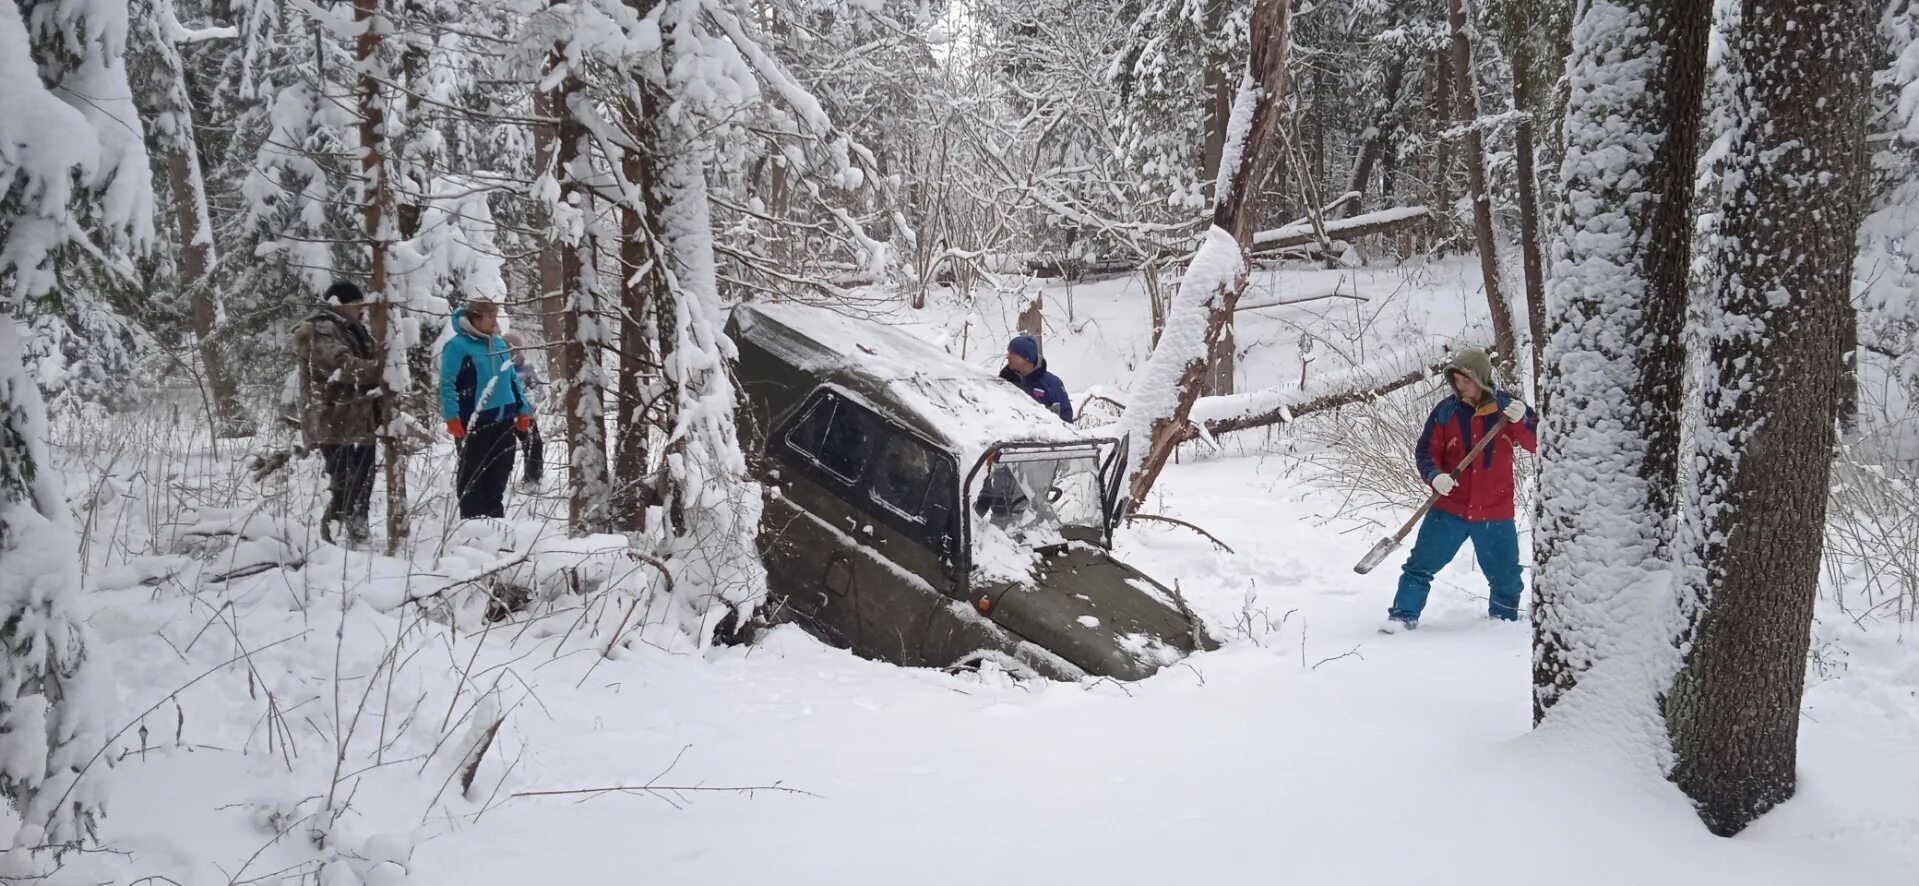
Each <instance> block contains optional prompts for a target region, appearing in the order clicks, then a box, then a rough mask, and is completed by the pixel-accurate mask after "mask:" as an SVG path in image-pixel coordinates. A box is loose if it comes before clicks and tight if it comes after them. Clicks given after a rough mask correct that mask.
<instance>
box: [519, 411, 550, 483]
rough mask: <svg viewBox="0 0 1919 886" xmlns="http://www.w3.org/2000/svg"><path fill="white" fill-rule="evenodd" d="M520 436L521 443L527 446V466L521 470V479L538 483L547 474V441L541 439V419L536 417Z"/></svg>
mask: <svg viewBox="0 0 1919 886" xmlns="http://www.w3.org/2000/svg"><path fill="white" fill-rule="evenodd" d="M519 437H520V445H521V446H524V447H526V467H524V468H522V469H521V470H520V479H522V480H525V481H527V482H529V483H535V484H537V483H539V482H540V478H541V477H544V476H546V441H545V440H542V439H540V420H539V419H537V418H536V419H534V420H533V422H532V425H531V427H530V428H529V429H528V430H527V432H526V433H524V434H521V435H519Z"/></svg>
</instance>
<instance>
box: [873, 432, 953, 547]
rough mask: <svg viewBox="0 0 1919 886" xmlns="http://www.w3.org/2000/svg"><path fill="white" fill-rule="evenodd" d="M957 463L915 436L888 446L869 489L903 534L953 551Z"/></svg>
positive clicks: (896, 439) (897, 438)
mask: <svg viewBox="0 0 1919 886" xmlns="http://www.w3.org/2000/svg"><path fill="white" fill-rule="evenodd" d="M956 482H957V481H956V479H955V478H954V476H953V466H952V461H951V460H950V459H948V458H946V457H944V456H943V455H942V454H940V453H939V452H936V451H934V450H933V449H930V448H928V447H927V446H926V444H925V443H923V442H921V441H920V440H919V438H917V437H914V436H913V435H911V434H905V433H896V434H894V435H893V437H892V439H890V440H888V441H887V443H886V449H885V451H884V452H883V453H881V455H880V458H879V464H878V465H877V466H876V467H875V468H874V471H873V479H872V484H871V486H870V488H869V490H868V492H869V493H870V495H871V497H872V499H873V503H874V504H875V506H877V507H878V508H879V509H880V510H882V511H889V512H891V513H892V515H893V517H894V518H895V519H893V520H892V522H894V523H895V524H897V525H899V526H900V529H901V531H903V532H905V533H906V534H907V535H908V536H910V537H912V538H914V539H915V540H917V541H919V542H920V543H921V544H924V545H925V546H926V547H928V548H930V549H932V550H934V551H944V550H947V549H948V548H947V542H948V541H949V539H948V536H950V535H951V534H952V532H953V519H954V516H955V514H954V503H955V501H956V499H955V495H956V490H955V483H956Z"/></svg>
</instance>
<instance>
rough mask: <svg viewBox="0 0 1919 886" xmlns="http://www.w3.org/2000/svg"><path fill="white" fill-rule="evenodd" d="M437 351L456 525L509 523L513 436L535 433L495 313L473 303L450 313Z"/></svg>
mask: <svg viewBox="0 0 1919 886" xmlns="http://www.w3.org/2000/svg"><path fill="white" fill-rule="evenodd" d="M448 322H449V325H450V326H452V327H453V335H452V337H451V338H449V339H447V342H446V344H445V346H443V347H442V349H441V351H440V416H441V417H442V418H444V419H446V429H447V431H448V432H449V433H451V434H452V435H453V438H454V439H455V440H458V441H460V447H459V448H460V464H459V467H458V469H457V470H456V471H455V480H454V490H455V491H456V492H458V493H459V496H460V519H462V520H466V519H472V518H474V517H505V516H506V501H505V499H506V483H507V480H508V479H509V478H511V477H512V475H513V456H514V448H515V447H514V441H515V435H516V433H525V432H527V431H529V430H531V428H532V424H533V404H531V403H529V402H527V398H526V387H525V384H524V382H522V381H521V379H520V374H519V372H517V371H515V369H514V368H513V354H512V352H511V350H509V349H508V348H507V345H506V340H505V339H503V338H501V337H500V306H499V305H497V304H495V303H493V302H487V301H474V302H470V303H468V304H467V305H466V307H463V308H457V309H455V310H454V311H453V317H452V318H451V320H449V321H448Z"/></svg>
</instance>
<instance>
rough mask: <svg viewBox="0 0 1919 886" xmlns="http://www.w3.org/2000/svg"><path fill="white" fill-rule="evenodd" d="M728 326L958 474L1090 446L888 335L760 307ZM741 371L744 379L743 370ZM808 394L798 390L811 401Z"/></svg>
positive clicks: (999, 384)
mask: <svg viewBox="0 0 1919 886" xmlns="http://www.w3.org/2000/svg"><path fill="white" fill-rule="evenodd" d="M732 326H733V328H734V330H735V335H737V336H739V337H740V338H742V339H744V340H746V341H748V342H750V343H752V344H753V345H756V346H757V347H759V348H760V349H761V350H763V351H765V352H767V353H768V354H769V355H771V356H772V357H774V358H775V359H776V360H777V361H779V362H780V363H784V364H786V367H790V370H789V371H798V372H801V373H805V374H807V375H810V376H813V380H814V382H815V384H832V385H835V386H837V387H840V388H843V389H845V390H847V391H849V392H851V393H853V394H854V395H855V396H857V397H858V398H859V399H861V400H863V401H865V402H866V404H867V405H868V406H871V407H873V408H875V409H877V410H879V411H881V412H882V413H885V414H886V415H888V416H889V417H891V418H892V419H894V420H895V421H898V422H900V423H901V424H903V425H905V426H907V427H908V428H910V429H911V430H913V431H915V432H917V433H919V434H921V435H922V436H925V437H928V438H930V439H931V440H932V441H933V442H935V443H940V444H943V445H946V446H949V447H951V448H953V449H955V450H957V451H958V455H959V456H960V457H961V459H962V460H963V463H962V465H961V469H962V470H964V469H965V468H966V467H968V466H970V465H971V463H972V462H973V461H975V460H977V459H978V458H979V456H981V455H983V454H985V452H986V450H988V449H990V448H992V447H993V446H994V445H996V444H1000V443H1012V442H1020V443H1027V442H1034V443H1077V442H1090V441H1092V440H1094V439H1095V438H1093V437H1091V436H1090V435H1086V434H1082V433H1080V432H1079V431H1077V430H1075V429H1074V428H1073V426H1072V425H1069V424H1067V423H1065V422H1063V421H1060V419H1059V416H1057V415H1054V414H1053V413H1052V412H1051V411H1049V410H1047V409H1046V408H1045V407H1043V406H1041V405H1039V403H1037V402H1035V401H1034V400H1033V399H1032V398H1031V397H1029V396H1027V395H1025V394H1023V393H1021V392H1020V390H1019V389H1018V388H1016V387H1014V386H1012V385H1010V384H1007V383H1006V382H1005V381H1003V380H1001V379H1000V378H999V377H998V376H997V375H995V374H993V373H991V372H988V371H986V370H984V369H981V368H979V367H977V366H973V365H971V364H968V363H966V362H965V361H962V360H960V359H958V358H956V357H954V356H952V355H951V354H948V353H946V352H945V351H942V350H940V349H939V348H937V347H935V346H933V345H932V344H930V343H928V342H926V341H923V340H921V339H919V338H917V337H915V336H914V335H912V334H911V333H908V332H905V331H903V330H901V329H898V328H896V327H892V326H887V325H885V324H883V323H878V322H875V321H872V320H862V319H858V318H854V317H848V316H846V315H843V314H839V313H835V312H834V311H832V310H829V309H827V308H821V307H814V306H811V305H799V304H791V303H769V302H754V303H749V304H742V305H740V306H738V307H736V308H734V309H733V323H732ZM740 371H741V372H742V373H746V372H750V371H753V370H751V369H749V368H748V367H747V366H746V365H745V364H744V361H743V363H742V367H741V370H740ZM742 381H749V380H747V379H743V380H742ZM814 386H815V385H805V386H804V387H805V388H806V390H807V391H808V392H809V393H810V391H811V389H812V387H814ZM795 405H797V404H795ZM769 418H776V416H769Z"/></svg>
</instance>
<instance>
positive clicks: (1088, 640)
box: [986, 544, 1219, 680]
mask: <svg viewBox="0 0 1919 886" xmlns="http://www.w3.org/2000/svg"><path fill="white" fill-rule="evenodd" d="M1036 579H1037V580H1036V582H1035V583H1033V584H1024V583H1022V584H1014V585H1006V586H1002V587H999V588H997V589H995V590H994V591H992V592H991V593H989V594H987V595H986V596H987V597H989V598H990V599H991V601H992V606H991V609H990V614H991V616H992V619H993V621H994V622H995V623H997V624H999V625H1001V626H1002V627H1005V628H1006V629H1008V630H1010V631H1013V632H1014V633H1016V634H1019V635H1020V636H1022V637H1024V638H1026V639H1028V640H1031V641H1032V642H1034V643H1037V644H1039V645H1040V646H1043V647H1045V648H1046V649H1048V650H1050V651H1052V652H1054V653H1055V654H1057V655H1059V656H1060V657H1062V658H1065V659H1066V660H1067V661H1070V662H1072V663H1073V664H1075V665H1078V666H1079V667H1081V668H1084V669H1085V670H1086V672H1087V673H1090V674H1096V675H1099V676H1105V677H1114V678H1117V679H1121V680H1137V679H1141V678H1144V677H1149V676H1152V675H1153V673H1154V672H1156V671H1158V670H1159V669H1160V668H1162V667H1165V666H1166V665H1169V664H1172V663H1174V662H1177V661H1179V660H1180V659H1182V658H1185V657H1186V656H1187V655H1189V654H1191V653H1192V652H1193V651H1194V649H1195V645H1197V647H1198V648H1199V649H1217V648H1219V644H1218V643H1216V642H1214V641H1213V639H1212V638H1211V637H1210V636H1208V635H1207V634H1206V629H1205V628H1204V627H1203V626H1201V625H1197V624H1195V623H1194V622H1192V621H1189V620H1188V618H1187V616H1186V615H1184V614H1182V613H1181V612H1180V609H1179V608H1178V607H1177V605H1176V602H1175V600H1174V596H1173V593H1172V591H1170V590H1169V589H1167V588H1166V586H1165V585H1162V584H1160V583H1159V582H1156V581H1154V580H1152V579H1151V578H1149V577H1147V576H1146V574H1145V573H1143V572H1140V571H1139V570H1137V569H1134V568H1133V567H1131V566H1128V565H1126V564H1125V563H1121V562H1120V561H1118V560H1115V559H1113V555H1112V554H1110V553H1108V552H1107V551H1105V550H1103V549H1100V548H1097V547H1094V546H1092V545H1087V544H1070V545H1064V546H1061V547H1058V548H1051V549H1047V550H1045V551H1043V552H1042V553H1041V556H1040V566H1039V570H1038V573H1037V575H1036Z"/></svg>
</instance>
